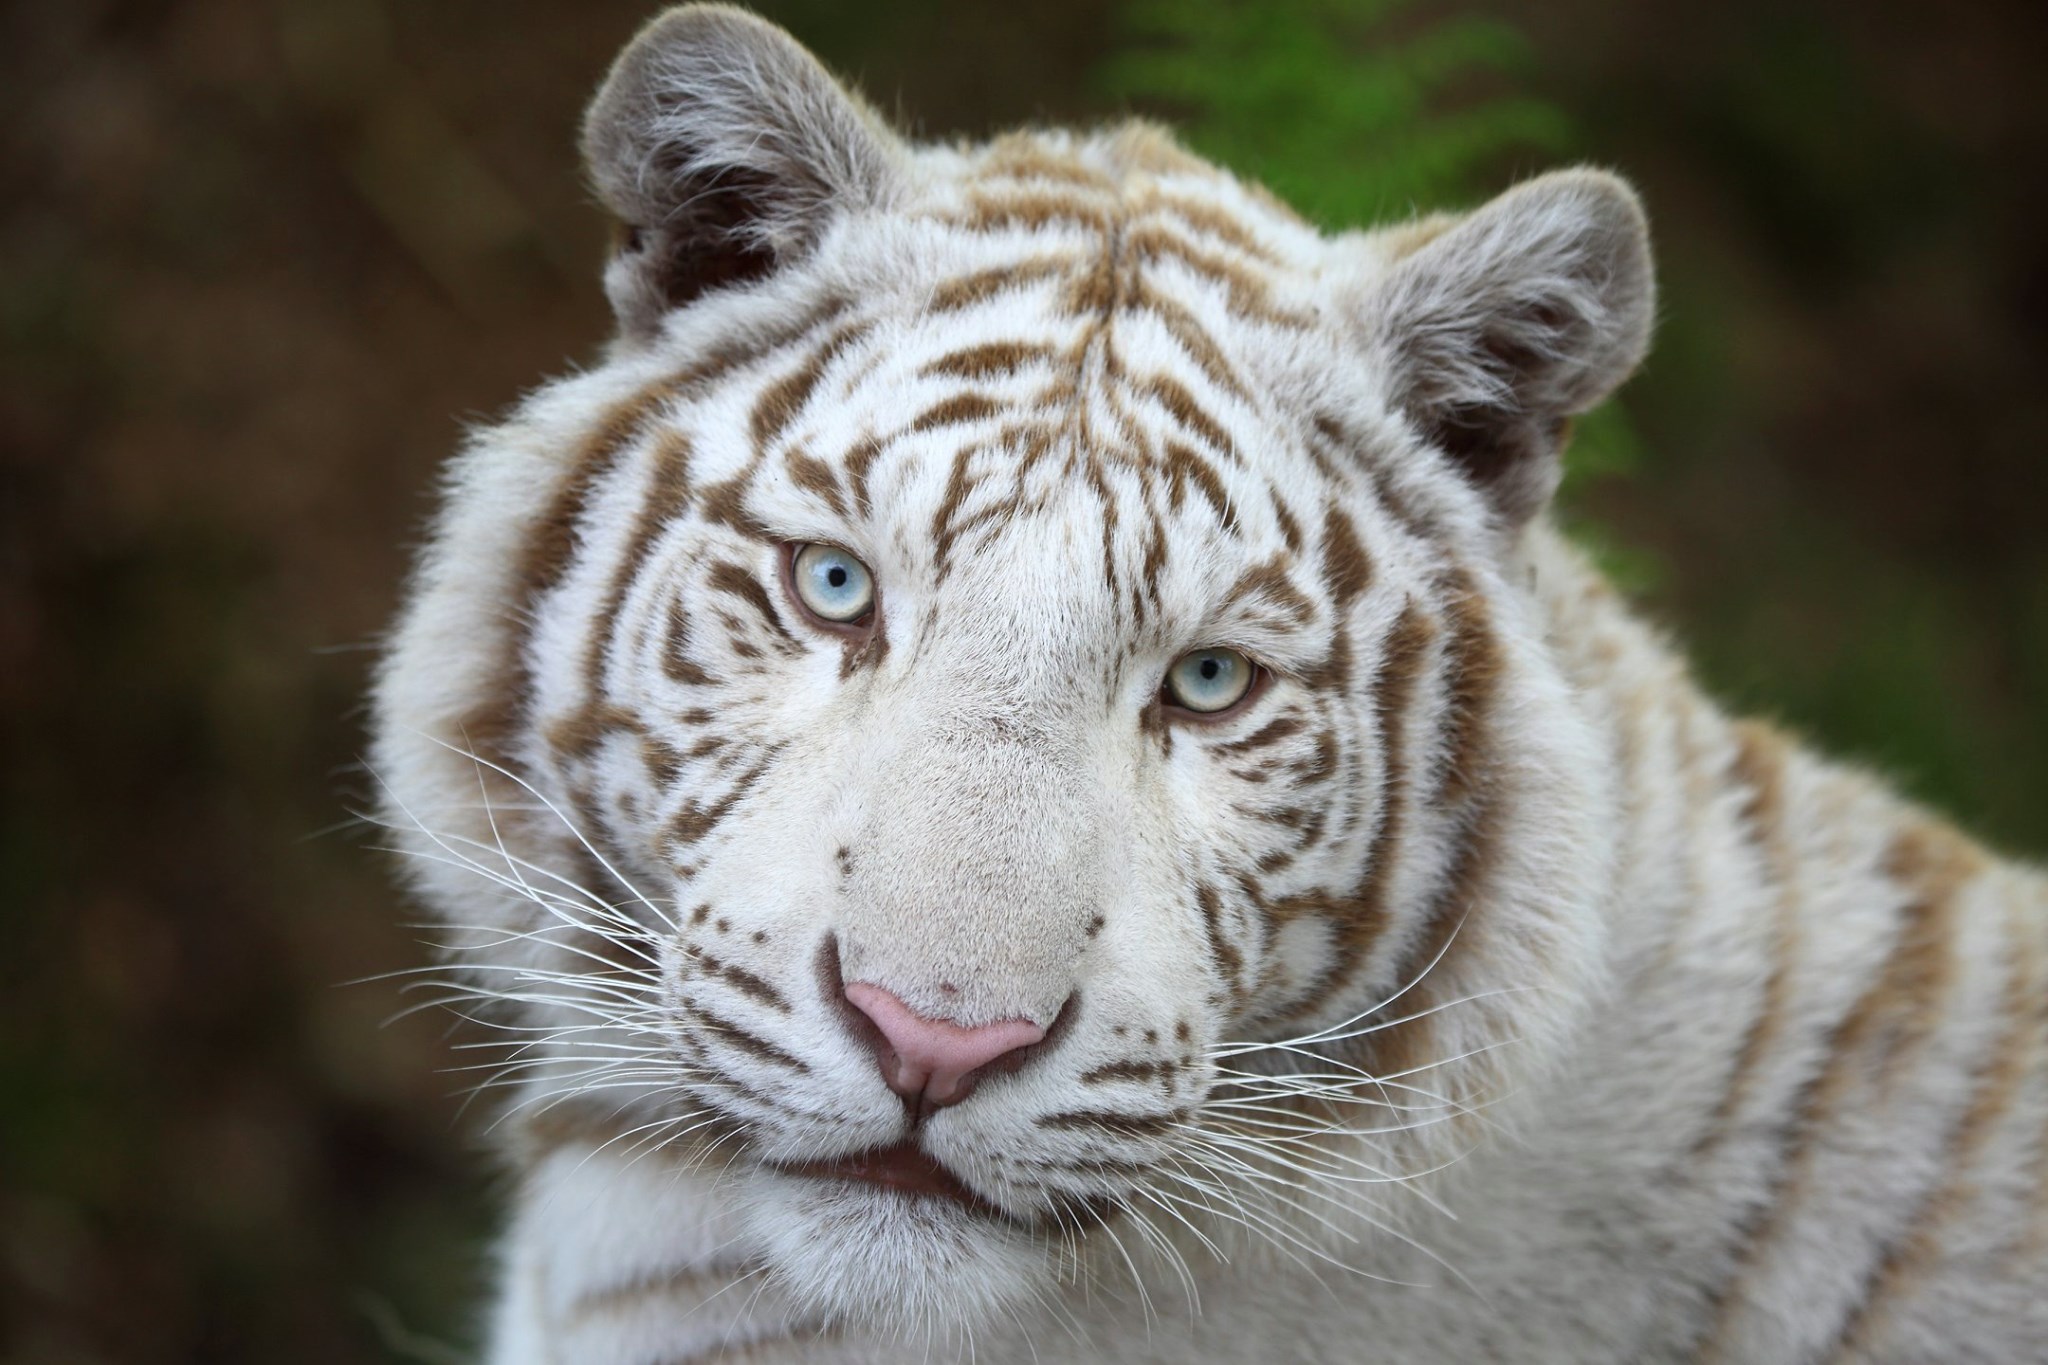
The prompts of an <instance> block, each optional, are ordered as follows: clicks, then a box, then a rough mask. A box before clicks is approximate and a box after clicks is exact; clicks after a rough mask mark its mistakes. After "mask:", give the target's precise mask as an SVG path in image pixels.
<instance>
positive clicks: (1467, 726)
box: [1435, 568, 1504, 806]
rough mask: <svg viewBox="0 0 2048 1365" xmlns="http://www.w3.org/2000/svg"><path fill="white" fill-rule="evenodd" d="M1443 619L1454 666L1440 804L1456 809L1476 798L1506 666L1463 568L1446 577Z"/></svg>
mask: <svg viewBox="0 0 2048 1365" xmlns="http://www.w3.org/2000/svg"><path fill="white" fill-rule="evenodd" d="M1445 586H1446V588H1447V589H1448V594H1447V596H1446V599H1445V602H1444V615H1445V619H1446V621H1447V622H1448V624H1449V627H1450V635H1449V638H1448V639H1447V640H1446V642H1445V647H1444V654H1445V658H1446V660H1447V662H1448V664H1449V668H1448V672H1447V677H1446V684H1447V698H1446V707H1445V719H1444V739H1443V753H1444V764H1443V775H1442V778H1441V780H1440V781H1439V783H1438V786H1437V791H1436V797H1435V801H1436V804H1438V805H1445V806H1448V805H1456V804H1457V803H1459V802H1461V801H1464V800H1466V799H1467V798H1468V797H1470V796H1471V794H1472V790H1473V786H1474V784H1475V782H1476V780H1477V776H1478V774H1479V772H1480V769H1481V766H1482V763H1483V762H1484V754H1483V752H1482V750H1483V748H1484V746H1485V744H1486V718H1487V713H1488V712H1489V711H1490V710H1491V708H1492V706H1493V702H1494V697H1495V694H1496V693H1497V692H1498V690H1499V686H1500V676H1501V670H1502V666H1503V662H1504V661H1503V658H1502V655H1501V649H1500V641H1499V640H1498V639H1497V638H1496V637H1495V635H1494V633H1493V625H1492V622H1491V621H1489V620H1488V619H1487V612H1486V602H1485V599H1484V598H1482V597H1481V596H1480V595H1479V592H1478V590H1477V589H1476V588H1475V587H1474V586H1473V583H1472V578H1471V575H1470V574H1469V573H1467V572H1466V571H1465V570H1464V569H1462V568H1460V569H1454V570H1452V571H1451V572H1450V574H1449V575H1448V576H1447V578H1446V582H1445Z"/></svg>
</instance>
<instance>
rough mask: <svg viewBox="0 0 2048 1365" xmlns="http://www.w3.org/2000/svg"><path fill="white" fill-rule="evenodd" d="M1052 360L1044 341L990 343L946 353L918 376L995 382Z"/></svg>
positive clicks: (927, 365)
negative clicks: (990, 380)
mask: <svg viewBox="0 0 2048 1365" xmlns="http://www.w3.org/2000/svg"><path fill="white" fill-rule="evenodd" d="M1052 357H1053V348H1052V347H1051V346H1050V345H1049V344H1048V343H1046V342H1043V341H991V342H987V343H984V344H983V345H980V346H967V347H963V348H961V349H960V350H957V351H949V352H947V353H946V354H945V355H942V356H940V357H939V358H938V359H937V360H934V361H930V362H928V363H927V364H926V365H925V366H924V368H923V369H921V370H919V371H918V373H919V374H921V375H924V376H925V377H927V378H932V377H937V376H941V375H950V376H952V377H953V378H956V379H997V378H1001V377H1003V376H1005V375H1010V374H1014V373H1016V372H1017V371H1018V370H1021V369H1023V368H1024V367H1025V366H1026V365H1032V364H1037V363H1040V362H1043V361H1049V360H1051V359H1052Z"/></svg>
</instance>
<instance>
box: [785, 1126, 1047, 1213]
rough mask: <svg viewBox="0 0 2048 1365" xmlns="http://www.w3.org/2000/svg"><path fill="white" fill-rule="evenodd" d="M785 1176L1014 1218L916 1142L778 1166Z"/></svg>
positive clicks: (900, 1143) (871, 1148) (971, 1211)
mask: <svg viewBox="0 0 2048 1365" xmlns="http://www.w3.org/2000/svg"><path fill="white" fill-rule="evenodd" d="M775 1169H777V1170H780V1171H781V1172H783V1173H784V1174H785V1175H796V1176H805V1177H808V1178H811V1179H815V1180H851V1181H857V1182H860V1183H862V1184H868V1185H876V1186H879V1187H881V1188H882V1189H886V1190H894V1191H896V1192H898V1193H899V1194H904V1195H911V1196H926V1197H932V1198H938V1199H946V1200H950V1201H952V1202H953V1203H955V1204H958V1205H960V1206H961V1207H962V1208H964V1209H966V1210H968V1211H969V1212H970V1213H974V1214H978V1215H980V1216H981V1217H983V1218H989V1219H995V1220H999V1221H1003V1222H1008V1221H1011V1220H1010V1215H1009V1214H1007V1213H1005V1212H1004V1211H1003V1210H1002V1209H999V1208H997V1207H996V1206H995V1205H994V1204H991V1203H990V1202H989V1201H988V1200H986V1199H984V1198H982V1197H981V1196H980V1195H978V1194H976V1193H975V1192H974V1191H973V1190H971V1189H969V1188H968V1187H967V1185H966V1183H965V1182H963V1181H962V1180H961V1179H960V1177H959V1176H957V1175H955V1174H953V1172H952V1171H951V1170H949V1169H948V1168H947V1167H946V1166H945V1165H944V1164H943V1163H941V1162H940V1161H938V1160H937V1159H935V1158H933V1157H931V1156H928V1155H927V1154H926V1153H925V1151H924V1149H923V1148H921V1147H919V1146H918V1145H917V1143H916V1142H914V1141H906V1142H899V1143H896V1144H895V1145H893V1146H889V1147H870V1148H869V1149H867V1150H866V1151H864V1152H855V1153H853V1154H852V1155H850V1156H842V1157H835V1158H833V1159H832V1160H830V1161H807V1162H804V1163H802V1164H801V1165H789V1166H785V1165H779V1164H778V1165H777V1166H776V1168H775Z"/></svg>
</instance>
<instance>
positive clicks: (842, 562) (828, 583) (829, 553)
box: [789, 544, 875, 626]
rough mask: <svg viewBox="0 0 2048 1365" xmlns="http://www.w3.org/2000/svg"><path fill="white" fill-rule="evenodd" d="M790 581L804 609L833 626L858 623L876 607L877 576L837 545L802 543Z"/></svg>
mask: <svg viewBox="0 0 2048 1365" xmlns="http://www.w3.org/2000/svg"><path fill="white" fill-rule="evenodd" d="M789 581H790V586H791V587H792V588H793V589H795V591H796V597H797V601H798V602H799V603H800V604H802V606H803V608H804V610H805V611H808V612H810V613H811V615H813V616H815V617H817V618H818V619H819V620H820V621H823V622H826V623H827V624H830V625H836V626H850V625H855V624H858V623H859V622H860V620H861V619H862V618H863V617H865V616H866V615H867V614H868V613H869V612H871V611H873V610H874V609H875V578H874V575H873V574H871V573H869V572H868V566H867V565H865V564H863V563H861V562H860V561H859V560H858V559H855V558H854V557H853V556H852V555H850V554H848V553H847V552H846V551H844V550H842V549H840V548H839V547H838V546H837V545H817V544H812V545H801V546H798V547H797V551H796V553H795V554H794V555H793V556H792V557H791V558H790V564H789Z"/></svg>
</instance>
